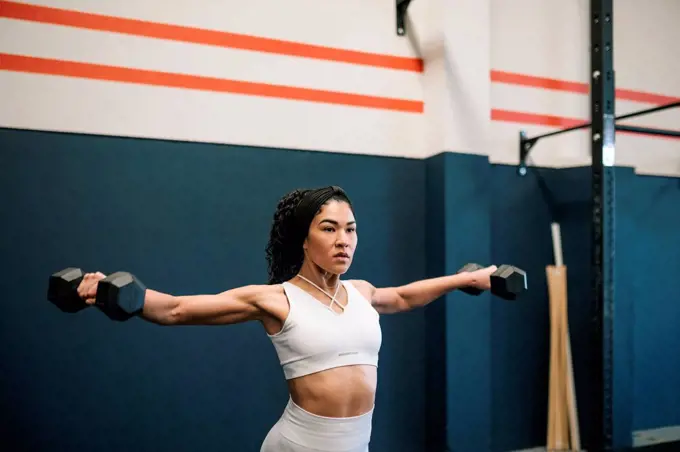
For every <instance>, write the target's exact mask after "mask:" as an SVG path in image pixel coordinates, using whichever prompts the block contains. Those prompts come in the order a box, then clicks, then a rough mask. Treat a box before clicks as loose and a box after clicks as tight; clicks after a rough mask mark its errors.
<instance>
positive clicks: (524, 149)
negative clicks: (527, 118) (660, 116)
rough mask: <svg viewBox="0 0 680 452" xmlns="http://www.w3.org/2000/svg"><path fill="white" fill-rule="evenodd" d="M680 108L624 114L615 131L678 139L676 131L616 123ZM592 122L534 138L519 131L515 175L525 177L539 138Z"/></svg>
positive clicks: (679, 134)
mask: <svg viewBox="0 0 680 452" xmlns="http://www.w3.org/2000/svg"><path fill="white" fill-rule="evenodd" d="M676 107H680V101H674V102H670V103H668V104H664V105H658V106H656V107H652V108H646V109H644V110H638V111H634V112H632V113H626V114H623V115H619V116H616V117H615V118H614V121H615V124H614V126H615V129H616V130H618V131H620V132H631V133H637V134H643V135H656V136H666V137H680V131H678V130H664V129H651V128H648V127H636V126H628V125H624V124H618V123H616V121H621V120H623V119H629V118H635V117H637V116H643V115H648V114H650V113H655V112H658V111H662V110H668V109H670V108H676ZM592 124H593V123H592V122H584V123H583V124H579V125H576V126H573V127H567V128H566V129H559V130H556V131H554V132H549V133H544V134H542V135H537V136H535V137H531V138H529V137H527V135H526V132H525V131H523V130H522V131H520V133H519V166H518V167H517V174H519V175H520V176H525V175H526V174H527V157H528V156H529V152H530V151H531V149H532V148H533V147H534V145H535V144H536V142H537V141H538V140H540V139H541V138H546V137H551V136H554V135H560V134H563V133H565V132H571V131H573V130H580V129H587V128H590V127H591V126H592Z"/></svg>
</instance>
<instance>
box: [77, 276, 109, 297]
mask: <svg viewBox="0 0 680 452" xmlns="http://www.w3.org/2000/svg"><path fill="white" fill-rule="evenodd" d="M104 278H106V275H105V274H103V273H101V272H96V273H85V274H84V275H83V280H82V281H81V282H80V285H79V286H78V296H79V297H80V298H82V299H83V300H85V303H87V304H89V305H93V304H94V302H95V299H96V297H97V285H98V284H99V281H101V280H102V279H104Z"/></svg>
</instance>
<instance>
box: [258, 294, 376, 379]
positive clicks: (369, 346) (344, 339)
mask: <svg viewBox="0 0 680 452" xmlns="http://www.w3.org/2000/svg"><path fill="white" fill-rule="evenodd" d="M341 283H342V284H343V286H344V287H345V289H346V290H347V305H346V307H345V310H344V312H342V313H336V312H334V311H333V310H332V309H330V308H329V304H327V303H321V302H320V301H319V300H317V299H316V298H314V297H313V296H312V295H311V294H309V293H308V292H306V291H304V290H303V289H301V288H299V287H297V286H296V285H294V284H291V283H288V282H284V283H283V289H284V291H285V292H286V296H287V297H288V303H289V305H290V310H289V313H288V316H287V317H286V320H285V321H284V323H283V327H282V328H281V331H279V332H278V333H276V334H269V335H268V336H269V337H270V339H271V341H272V343H273V344H274V348H275V349H276V353H277V355H278V357H279V361H280V363H281V367H282V368H283V373H284V375H285V376H286V380H290V379H292V378H297V377H302V376H304V375H309V374H312V373H315V372H320V371H322V370H326V369H331V368H334V367H340V366H349V365H357V364H368V365H371V366H376V367H377V366H378V353H379V351H380V346H381V344H382V331H381V329H380V315H379V314H378V312H377V311H376V310H375V309H374V308H373V306H371V304H370V302H369V301H368V300H366V298H364V296H363V295H361V293H360V292H359V291H358V290H357V289H356V288H355V287H354V286H353V285H352V284H351V283H349V282H346V281H341Z"/></svg>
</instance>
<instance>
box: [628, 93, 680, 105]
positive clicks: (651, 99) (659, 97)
mask: <svg viewBox="0 0 680 452" xmlns="http://www.w3.org/2000/svg"><path fill="white" fill-rule="evenodd" d="M616 98H617V99H623V100H630V101H633V102H642V103H647V104H658V105H664V104H670V103H672V102H677V101H679V100H680V97H671V96H664V95H663V94H653V93H644V92H642V91H633V90H630V89H617V90H616Z"/></svg>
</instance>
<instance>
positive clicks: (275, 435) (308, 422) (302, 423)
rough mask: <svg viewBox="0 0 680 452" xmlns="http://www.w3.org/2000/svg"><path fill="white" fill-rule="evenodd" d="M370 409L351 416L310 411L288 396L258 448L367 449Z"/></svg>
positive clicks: (287, 451) (292, 451)
mask: <svg viewBox="0 0 680 452" xmlns="http://www.w3.org/2000/svg"><path fill="white" fill-rule="evenodd" d="M372 420H373V410H371V411H369V412H367V413H365V414H362V415H359V416H354V417H342V418H333V417H324V416H318V415H316V414H313V413H310V412H308V411H306V410H304V409H302V408H300V407H299V406H298V405H296V404H295V403H294V402H293V401H292V400H291V399H289V400H288V404H287V405H286V409H285V410H284V412H283V415H282V416H281V418H280V419H279V420H278V422H277V423H276V424H274V426H273V427H272V428H271V430H270V431H269V433H268V434H267V437H266V438H265V439H264V442H263V443H262V448H261V449H260V452H321V451H323V452H328V451H334V452H339V451H342V452H369V451H368V443H369V442H370V440H371V428H372Z"/></svg>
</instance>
